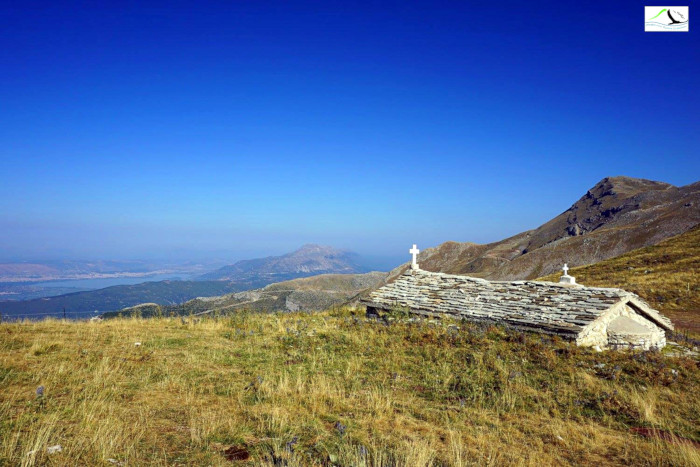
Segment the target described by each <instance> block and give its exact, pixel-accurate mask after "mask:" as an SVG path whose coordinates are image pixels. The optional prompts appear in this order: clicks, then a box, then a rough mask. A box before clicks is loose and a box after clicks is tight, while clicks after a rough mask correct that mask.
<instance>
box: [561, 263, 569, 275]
mask: <svg viewBox="0 0 700 467" xmlns="http://www.w3.org/2000/svg"><path fill="white" fill-rule="evenodd" d="M562 270H563V271H564V275H565V276H568V275H569V274H568V272H569V266H567V265H566V263H564V267H563V268H562Z"/></svg>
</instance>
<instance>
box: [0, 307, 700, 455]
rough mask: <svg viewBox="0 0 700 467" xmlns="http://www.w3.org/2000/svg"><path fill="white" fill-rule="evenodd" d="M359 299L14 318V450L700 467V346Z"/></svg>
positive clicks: (7, 334)
mask: <svg viewBox="0 0 700 467" xmlns="http://www.w3.org/2000/svg"><path fill="white" fill-rule="evenodd" d="M350 313H351V312H350V311H346V310H343V311H339V312H335V313H329V312H324V313H320V314H300V313H287V314H276V315H272V314H265V315H262V314H248V313H239V314H235V315H232V316H229V317H226V318H219V319H205V320H193V319H188V320H186V321H185V322H183V321H182V320H181V319H180V318H162V319H150V320H140V319H128V320H127V319H115V320H109V321H103V322H58V321H43V322H34V323H30V322H26V323H5V324H2V325H0V335H2V338H1V339H0V465H22V464H24V465H31V464H35V463H36V464H42V465H151V464H158V465H161V464H163V465H165V464H168V465H230V463H231V462H230V461H231V460H234V461H236V462H239V463H240V465H251V466H252V465H270V466H272V465H275V466H278V465H290V466H294V465H358V466H361V465H377V466H379V465H384V466H387V465H402V466H421V465H474V464H475V465H562V464H564V465H566V464H568V465H582V464H587V465H590V464H601V465H610V464H617V465H700V450H699V449H698V448H696V447H693V443H698V442H700V401H699V400H698V398H697V394H698V393H699V391H700V369H699V368H698V365H699V362H698V360H697V359H694V358H691V357H687V356H685V357H673V356H669V355H664V354H661V353H658V352H647V353H635V354H629V353H617V352H605V353H596V352H593V351H590V350H585V349H580V348H576V347H572V346H571V345H570V344H568V343H565V342H562V341H560V340H557V339H554V340H552V339H551V338H549V337H543V336H540V335H522V334H515V333H509V332H506V331H504V330H502V329H500V328H496V327H488V328H485V327H477V326H472V325H467V324H460V323H453V324H450V323H449V322H442V323H441V324H431V323H426V322H402V321H393V322H388V323H383V322H371V321H367V320H365V319H364V318H356V317H355V316H352V315H351V314H350ZM136 343H140V345H136ZM40 386H41V387H43V393H41V391H39V392H37V388H38V387H40ZM652 433H656V434H657V435H658V436H649V437H647V436H643V435H649V434H652ZM55 445H61V447H62V451H61V452H59V453H55V454H48V453H47V451H46V448H47V447H49V446H55Z"/></svg>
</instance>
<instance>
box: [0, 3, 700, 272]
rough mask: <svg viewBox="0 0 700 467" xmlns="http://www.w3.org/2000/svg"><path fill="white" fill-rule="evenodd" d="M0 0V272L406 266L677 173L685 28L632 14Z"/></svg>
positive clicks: (699, 122)
mask: <svg viewBox="0 0 700 467" xmlns="http://www.w3.org/2000/svg"><path fill="white" fill-rule="evenodd" d="M100 3H102V4H103V5H104V6H99V5H98V4H100ZM110 3H111V4H118V5H119V6H107V5H109V4H110ZM143 4H148V5H149V6H147V7H145V6H143ZM380 4H383V5H381V6H380ZM1 5H2V6H0V162H1V166H0V167H1V170H0V260H8V259H22V258H24V259H29V258H31V259H41V258H49V257H51V258H58V257H61V258H112V259H125V258H158V257H172V258H193V259H198V258H205V257H223V258H227V259H240V258H245V257H252V256H259V255H265V254H279V253H283V252H286V251H290V250H292V249H294V248H296V247H298V246H299V245H301V244H302V243H307V242H315V243H324V244H330V245H334V246H337V247H343V248H349V249H352V250H354V251H357V252H359V253H362V254H368V255H383V256H392V257H400V258H404V257H406V258H407V257H408V254H407V252H406V251H405V250H407V249H408V248H409V246H410V244H412V243H418V244H419V247H428V246H434V245H437V244H439V243H441V242H443V241H446V240H456V241H475V242H488V241H494V240H499V239H501V238H504V237H506V236H509V235H512V234H515V233H518V232H520V231H522V230H526V229H530V228H534V227H537V226H538V225H540V224H541V223H543V222H545V221H546V220H548V219H550V218H552V217H554V216H556V215H558V214H559V213H561V212H563V211H564V210H566V209H567V208H568V207H569V206H570V205H571V204H572V203H574V202H575V201H576V200H577V199H578V198H579V197H580V196H582V195H583V194H584V193H585V192H586V190H587V189H589V188H590V187H592V186H593V185H594V184H595V183H596V182H598V181H599V180H600V179H602V178H603V177H605V176H609V175H628V176H632V177H641V178H648V179H653V180H661V181H665V182H669V183H672V184H675V185H685V184H688V183H692V182H694V181H697V180H699V179H700V151H699V149H700V119H699V115H700V112H699V111H700V105H699V104H700V98H699V96H698V83H700V79H699V78H698V76H699V75H700V73H699V72H700V40H698V32H700V26H694V25H691V26H690V31H691V32H689V33H645V32H643V29H644V6H643V3H640V2H637V1H632V2H629V1H620V2H614V4H610V5H607V4H604V3H600V2H567V1H558V2H551V3H547V2H544V3H543V2H539V3H527V2H513V3H512V4H508V3H507V2H496V4H493V2H478V3H476V2H475V3H471V2H464V1H461V2H454V3H440V2H436V1H430V2H425V3H421V2H406V1H401V2H367V3H366V4H362V3H356V2H345V3H338V2H332V1H319V2H301V3H300V2H294V1H284V2H266V1H254V2H253V1H251V2H248V1H245V2H238V1H234V2H218V3H215V2H207V1H197V2H177V1H168V2H163V3H161V4H158V3H156V2H81V3H75V4H71V3H70V2H47V3H46V4H39V3H34V2H25V1H22V2H19V1H18V2H2V4H1ZM13 5H15V6H13ZM693 7H694V5H692V6H691V10H693V11H691V13H694V14H695V15H700V9H698V11H697V12H695V11H694V8H693ZM698 17H700V16H698ZM691 22H692V19H691ZM698 24H699V25H700V23H698Z"/></svg>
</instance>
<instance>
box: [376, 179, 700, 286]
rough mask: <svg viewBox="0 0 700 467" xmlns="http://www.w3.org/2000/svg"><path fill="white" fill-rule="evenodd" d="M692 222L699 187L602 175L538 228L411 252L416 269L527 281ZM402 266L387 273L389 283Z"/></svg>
mask: <svg viewBox="0 0 700 467" xmlns="http://www.w3.org/2000/svg"><path fill="white" fill-rule="evenodd" d="M699 223H700V182H696V183H692V184H690V185H686V186H683V187H676V186H674V185H671V184H668V183H664V182H657V181H653V180H645V179H637V178H632V177H625V176H616V177H605V178H604V179H602V180H601V181H600V182H598V183H597V184H596V185H595V186H593V187H592V188H591V189H590V190H588V191H587V192H586V194H584V195H583V196H582V197H581V198H580V199H579V200H577V201H576V202H575V203H573V204H572V205H571V207H569V209H567V210H566V211H564V212H562V213H561V214H559V215H558V216H556V217H554V218H553V219H551V220H550V221H548V222H546V223H544V224H542V225H541V226H539V227H537V228H535V229H532V230H527V231H525V232H521V233H519V234H516V235H514V236H511V237H508V238H506V239H504V240H500V241H497V242H493V243H488V244H475V243H460V242H452V241H451V242H445V243H442V244H440V245H438V246H436V247H432V248H427V249H424V250H423V251H422V252H421V253H420V254H419V255H418V262H419V264H420V267H421V268H422V269H425V270H427V271H433V272H446V273H452V274H468V275H472V276H475V277H482V278H485V279H490V280H518V279H534V278H536V277H540V276H544V275H547V274H550V273H552V272H554V271H556V270H557V269H559V268H560V267H561V265H563V264H564V263H565V262H566V263H568V264H569V265H570V266H582V265H585V264H591V263H595V262H598V261H601V260H604V259H608V258H612V257H615V256H619V255H621V254H623V253H626V252H628V251H631V250H634V249H637V248H641V247H645V246H650V245H654V244H656V243H658V242H660V241H662V240H664V239H666V238H669V237H672V236H675V235H678V234H681V233H683V232H686V231H688V230H690V229H691V228H693V227H694V226H695V225H697V224H699ZM407 268H408V263H405V264H403V265H401V266H399V267H397V268H395V269H394V270H392V271H391V273H390V275H389V280H392V279H393V278H394V277H396V276H398V275H399V274H400V273H402V272H403V271H405V270H406V269H407Z"/></svg>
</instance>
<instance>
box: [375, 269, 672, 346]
mask: <svg viewBox="0 0 700 467" xmlns="http://www.w3.org/2000/svg"><path fill="white" fill-rule="evenodd" d="M620 302H626V303H629V304H630V305H631V306H632V307H633V308H635V309H636V310H637V311H638V312H639V313H640V314H642V315H645V316H646V317H647V318H649V319H650V320H651V321H653V322H655V323H656V324H657V325H659V326H661V327H662V328H664V329H673V325H672V324H671V321H670V320H668V318H666V317H664V316H662V315H661V314H660V313H659V312H657V311H656V310H653V309H652V308H651V307H650V306H649V305H648V304H647V303H646V302H645V301H644V300H642V299H641V298H640V297H639V296H637V295H635V294H633V293H630V292H626V291H624V290H622V289H610V288H600V287H583V286H568V285H561V284H558V283H554V282H535V281H512V282H506V281H487V280H485V279H479V278H475V277H469V276H460V275H453V274H442V273H436V272H429V271H423V270H415V271H408V272H406V273H404V274H402V275H401V276H399V277H398V278H397V279H396V280H395V281H394V282H392V283H390V284H387V285H385V286H383V287H381V288H379V289H377V290H375V291H373V292H372V293H371V294H370V295H369V296H368V297H367V298H366V299H365V300H362V301H361V303H362V304H364V305H366V306H368V307H372V308H375V309H379V310H387V311H388V310H392V309H410V311H411V312H413V313H418V314H422V315H426V316H445V315H452V316H454V317H455V318H466V319H470V320H474V321H493V322H501V323H504V324H506V325H509V326H512V327H516V328H520V329H532V330H537V331H539V332H548V333H552V334H561V335H565V336H569V337H575V335H577V334H578V333H579V332H580V331H581V330H582V329H583V328H584V327H585V326H586V325H588V324H589V323H591V322H592V321H594V320H595V319H596V318H598V317H599V316H601V315H602V314H603V313H604V312H606V311H607V310H609V309H610V308H611V307H612V306H614V305H616V304H618V303H620Z"/></svg>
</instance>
